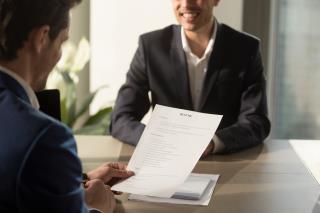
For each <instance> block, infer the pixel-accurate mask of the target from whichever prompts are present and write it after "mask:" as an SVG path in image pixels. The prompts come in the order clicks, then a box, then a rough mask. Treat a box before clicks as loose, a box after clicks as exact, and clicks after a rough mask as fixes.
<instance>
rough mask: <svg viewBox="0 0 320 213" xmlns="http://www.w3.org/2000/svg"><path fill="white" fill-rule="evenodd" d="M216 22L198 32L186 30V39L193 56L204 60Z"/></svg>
mask: <svg viewBox="0 0 320 213" xmlns="http://www.w3.org/2000/svg"><path fill="white" fill-rule="evenodd" d="M214 25H215V22H214V20H212V22H210V23H208V24H207V25H205V26H203V27H202V28H201V29H199V30H197V31H187V30H185V34H186V38H187V41H188V44H189V47H190V49H191V51H192V53H193V54H195V55H196V56H197V57H198V58H202V56H203V54H204V53H205V51H206V48H207V46H208V44H209V41H210V38H211V36H212V33H213V29H214V27H215V26H214Z"/></svg>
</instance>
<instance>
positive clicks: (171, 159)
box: [112, 105, 222, 198]
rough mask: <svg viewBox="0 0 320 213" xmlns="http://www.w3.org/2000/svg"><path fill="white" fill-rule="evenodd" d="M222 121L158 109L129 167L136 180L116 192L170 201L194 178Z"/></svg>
mask: <svg viewBox="0 0 320 213" xmlns="http://www.w3.org/2000/svg"><path fill="white" fill-rule="evenodd" d="M221 119H222V116H221V115H213V114H204V113H199V112H194V111H188V110H182V109H176V108H171V107H165V106H161V105H156V107H155V108H154V111H153V113H152V115H151V118H150V121H149V123H148V125H147V126H146V128H145V130H144V132H143V133H142V136H141V138H140V140H139V143H138V145H137V147H136V149H135V151H134V153H133V155H132V157H131V159H130V161H129V164H128V169H129V170H132V171H134V172H135V176H133V177H130V178H128V179H127V180H125V181H123V182H120V183H118V184H116V185H114V186H113V187H112V190H115V191H121V192H127V193H132V194H139V195H149V196H156V197H164V198H170V197H171V196H172V195H173V194H174V193H175V192H176V191H177V189H178V188H179V186H181V185H182V184H183V183H184V182H185V180H186V179H187V177H188V176H189V175H190V173H191V171H192V169H193V168H194V166H195V165H196V163H197V162H198V160H199V159H200V157H201V155H202V153H203V152H204V150H205V149H206V147H207V146H208V144H209V142H210V140H211V139H212V138H213V136H214V133H215V131H216V129H217V128H218V125H219V123H220V121H221Z"/></svg>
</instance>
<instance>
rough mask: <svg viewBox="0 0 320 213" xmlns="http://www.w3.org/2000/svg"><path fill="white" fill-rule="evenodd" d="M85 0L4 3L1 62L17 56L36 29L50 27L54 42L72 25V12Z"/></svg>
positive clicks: (0, 20) (0, 15)
mask: <svg viewBox="0 0 320 213" xmlns="http://www.w3.org/2000/svg"><path fill="white" fill-rule="evenodd" d="M80 2H81V0H0V60H5V61H10V60H14V59H15V58H16V57H17V51H18V50H19V49H20V48H22V47H23V44H24V42H25V41H27V40H28V36H29V34H30V33H31V31H32V30H33V29H36V28H39V27H41V26H43V25H48V26H49V27H50V32H49V36H50V39H52V40H54V39H55V38H56V37H57V36H58V34H59V32H60V31H61V30H63V29H65V28H66V27H67V26H68V24H69V11H70V9H71V8H72V7H73V6H75V5H76V4H78V3H80Z"/></svg>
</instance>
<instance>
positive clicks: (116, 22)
mask: <svg viewBox="0 0 320 213" xmlns="http://www.w3.org/2000/svg"><path fill="white" fill-rule="evenodd" d="M319 10H320V1H319V0H304V1H301V0H221V2H220V5H219V6H218V7H217V8H216V9H215V15H216V17H217V19H218V21H219V22H222V23H226V24H228V25H230V26H232V27H233V28H235V29H238V30H240V31H245V32H248V33H250V34H253V35H255V36H257V37H259V38H260V39H261V44H262V46H261V51H262V55H263V61H264V66H265V74H266V78H267V81H268V101H269V103H268V104H269V115H270V116H269V117H270V119H271V122H272V132H271V134H270V138H273V139H320V131H319V129H320V113H318V111H319V109H320V83H319V81H320V28H319V27H318V26H319V23H318V22H319V21H320V13H319V12H318V11H319ZM175 23H176V20H175V18H174V15H173V12H172V7H171V1H169V0H167V1H163V0H161V1H160V0H135V1H131V0H124V1H118V0H107V1H106V0H92V1H90V0H83V2H82V4H81V5H80V6H79V7H77V8H76V9H75V10H73V12H72V23H71V33H70V37H71V42H73V43H74V44H77V43H78V42H79V41H80V40H81V38H83V37H85V38H87V39H88V40H89V43H90V48H91V59H90V62H89V63H88V64H87V65H86V66H85V67H84V68H83V69H82V70H81V71H80V72H79V74H78V75H79V82H78V83H77V96H76V97H77V102H79V103H82V102H83V101H84V99H85V97H86V96H87V95H88V94H89V93H90V92H92V91H95V90H96V89H97V88H99V87H100V86H102V85H107V86H108V87H107V88H106V89H103V90H101V91H100V92H99V93H98V94H97V96H96V97H95V99H94V101H93V103H92V104H91V105H90V113H86V115H85V116H87V117H88V116H89V114H91V115H92V114H95V113H96V112H98V111H99V109H101V108H104V107H108V106H112V105H113V104H114V101H115V99H116V95H117V91H118V89H119V87H120V86H121V85H122V84H123V83H124V80H125V74H126V72H127V71H128V68H129V64H130V62H131V60H132V57H133V54H134V52H135V50H136V48H137V45H138V37H139V35H140V34H142V33H145V32H149V31H152V30H155V29H160V28H163V27H165V26H167V25H170V24H175Z"/></svg>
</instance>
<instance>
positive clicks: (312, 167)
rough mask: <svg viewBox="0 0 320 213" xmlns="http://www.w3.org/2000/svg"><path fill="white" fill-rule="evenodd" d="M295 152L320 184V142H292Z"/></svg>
mask: <svg viewBox="0 0 320 213" xmlns="http://www.w3.org/2000/svg"><path fill="white" fill-rule="evenodd" d="M289 142H290V144H291V146H292V147H293V149H294V151H295V152H296V153H297V155H298V156H299V158H300V159H301V160H302V162H303V163H304V165H305V166H306V167H307V168H308V169H309V171H310V172H311V174H312V175H313V177H314V178H315V179H316V180H317V181H318V183H319V184H320V141H319V140H290V141H289Z"/></svg>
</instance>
